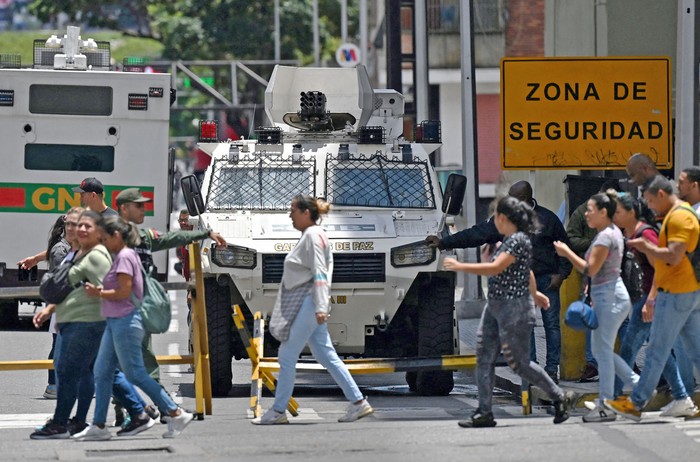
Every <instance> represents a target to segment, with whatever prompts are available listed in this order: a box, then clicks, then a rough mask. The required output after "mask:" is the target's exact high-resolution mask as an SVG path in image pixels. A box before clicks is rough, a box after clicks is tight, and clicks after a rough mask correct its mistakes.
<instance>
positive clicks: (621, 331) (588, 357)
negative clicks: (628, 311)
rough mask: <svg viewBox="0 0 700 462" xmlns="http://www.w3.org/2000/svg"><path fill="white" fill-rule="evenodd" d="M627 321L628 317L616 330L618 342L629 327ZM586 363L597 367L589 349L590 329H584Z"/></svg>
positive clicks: (628, 321)
mask: <svg viewBox="0 0 700 462" xmlns="http://www.w3.org/2000/svg"><path fill="white" fill-rule="evenodd" d="M642 304H643V303H642ZM633 308H634V305H633ZM629 323H630V320H629V318H625V320H624V321H622V325H621V326H620V328H619V329H618V330H617V336H618V337H619V338H620V343H622V339H623V338H625V335H626V334H627V329H628V328H629V327H628V326H629ZM586 363H587V364H593V365H594V366H595V367H598V362H597V361H596V360H595V358H594V357H593V351H591V330H590V329H586Z"/></svg>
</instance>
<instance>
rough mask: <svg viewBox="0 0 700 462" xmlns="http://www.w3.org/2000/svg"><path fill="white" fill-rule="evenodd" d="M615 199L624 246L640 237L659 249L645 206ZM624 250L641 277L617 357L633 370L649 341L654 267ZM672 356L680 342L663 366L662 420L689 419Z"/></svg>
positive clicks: (689, 404) (689, 405) (618, 386)
mask: <svg viewBox="0 0 700 462" xmlns="http://www.w3.org/2000/svg"><path fill="white" fill-rule="evenodd" d="M616 196H617V197H616V200H617V210H616V211H615V217H614V222H615V224H616V225H617V226H618V227H620V229H622V231H623V233H624V235H625V242H626V240H627V239H636V238H639V237H643V238H644V239H646V240H647V241H649V242H651V243H652V244H654V245H658V242H659V231H658V229H656V228H655V227H654V226H652V225H650V224H649V223H654V222H655V219H656V217H655V215H654V212H652V211H651V210H650V209H649V208H648V207H647V206H646V203H645V202H644V200H643V199H639V198H636V197H633V196H632V195H631V194H629V193H626V192H620V193H617V194H616ZM625 245H626V244H625ZM627 250H630V251H631V252H632V254H633V255H634V257H635V258H636V260H637V261H638V262H639V265H640V267H641V269H642V274H643V276H642V285H641V291H640V292H641V297H640V298H638V299H637V300H632V311H631V313H630V322H629V325H628V326H627V332H626V333H625V335H624V337H623V338H622V342H621V343H620V357H621V358H622V359H623V360H624V361H625V362H627V364H628V365H629V366H632V364H634V362H635V359H636V358H637V354H638V353H639V350H640V349H641V348H642V345H643V344H644V342H645V341H646V340H647V338H649V332H650V331H651V319H645V314H646V308H645V304H646V300H647V295H648V294H649V292H650V290H651V285H652V282H653V280H654V267H653V266H652V263H653V262H651V261H649V260H648V259H647V257H646V255H644V253H642V252H640V251H638V250H636V249H633V248H630V247H627ZM674 354H683V353H682V350H681V348H680V342H677V344H676V345H675V346H674V352H673V353H672V354H671V355H670V356H669V357H668V361H666V366H665V367H664V370H663V377H664V379H666V382H667V383H668V384H669V386H670V388H671V395H672V396H673V401H671V402H670V403H669V404H668V406H666V407H664V408H663V409H662V412H661V416H663V417H683V416H690V415H693V414H695V412H697V408H696V407H695V404H694V403H693V400H692V399H691V397H690V396H689V395H688V392H687V390H686V387H685V386H684V384H683V382H682V379H681V376H680V374H679V372H678V366H677V364H676V358H675V356H674ZM692 385H693V388H691V390H693V389H694V388H695V384H694V383H693V384H692ZM688 386H690V385H688ZM621 394H622V381H621V380H620V379H619V378H616V379H615V398H617V397H619V396H620V395H621Z"/></svg>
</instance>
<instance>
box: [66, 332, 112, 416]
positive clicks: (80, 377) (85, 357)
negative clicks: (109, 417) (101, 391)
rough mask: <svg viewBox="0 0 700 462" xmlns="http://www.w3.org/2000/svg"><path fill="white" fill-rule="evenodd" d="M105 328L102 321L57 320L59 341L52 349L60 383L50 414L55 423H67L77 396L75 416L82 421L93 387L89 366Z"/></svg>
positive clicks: (92, 362)
mask: <svg viewBox="0 0 700 462" xmlns="http://www.w3.org/2000/svg"><path fill="white" fill-rule="evenodd" d="M104 330H105V322H104V321H99V322H66V323H62V324H60V326H59V331H60V335H59V336H58V345H57V348H56V351H55V352H54V354H55V358H54V367H55V368H56V378H57V379H58V383H59V384H60V386H59V387H58V390H57V397H56V410H55V411H54V416H53V421H54V422H55V423H57V424H59V425H66V424H67V423H68V418H69V417H70V413H71V411H72V410H73V405H74V404H75V401H76V400H78V399H79V401H78V410H77V412H76V419H78V420H81V421H85V419H86V417H87V412H88V410H89V408H90V402H91V401H92V395H93V393H94V390H95V382H94V379H93V375H92V369H93V365H94V363H95V357H96V356H97V351H98V350H99V347H100V340H101V339H102V333H103V332H104Z"/></svg>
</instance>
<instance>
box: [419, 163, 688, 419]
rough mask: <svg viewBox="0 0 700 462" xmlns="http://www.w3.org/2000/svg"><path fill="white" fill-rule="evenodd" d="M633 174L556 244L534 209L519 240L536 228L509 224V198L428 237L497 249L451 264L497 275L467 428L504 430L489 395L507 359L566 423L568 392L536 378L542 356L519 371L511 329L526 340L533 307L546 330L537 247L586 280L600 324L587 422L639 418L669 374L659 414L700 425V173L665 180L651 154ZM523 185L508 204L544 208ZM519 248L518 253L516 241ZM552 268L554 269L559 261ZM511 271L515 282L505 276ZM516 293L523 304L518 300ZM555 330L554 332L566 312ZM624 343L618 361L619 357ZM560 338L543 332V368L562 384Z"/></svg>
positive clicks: (590, 355)
mask: <svg viewBox="0 0 700 462" xmlns="http://www.w3.org/2000/svg"><path fill="white" fill-rule="evenodd" d="M627 172H628V175H629V177H630V180H631V182H632V183H633V185H634V186H636V187H637V189H638V190H636V191H630V192H623V191H620V188H619V187H617V184H616V183H617V181H614V183H615V184H612V183H611V182H606V183H605V184H604V185H603V187H602V188H601V190H600V192H598V193H597V194H595V195H593V196H592V197H591V198H590V199H588V200H587V201H586V202H585V203H584V204H582V205H580V206H579V207H578V208H577V209H576V210H575V211H574V212H573V213H572V216H571V218H570V220H569V223H568V226H567V231H568V235H566V234H565V235H564V237H562V238H555V239H551V238H550V240H549V242H547V241H545V242H544V243H543V238H544V237H548V236H552V235H557V228H558V227H557V226H554V225H552V224H551V222H550V221H549V220H548V218H547V215H544V219H542V218H541V217H543V215H542V214H541V213H534V215H535V216H537V218H539V219H540V228H539V230H536V231H534V232H532V231H531V232H529V233H526V232H523V231H527V228H528V227H527V226H524V225H522V224H518V223H523V221H526V220H524V217H525V216H526V215H523V214H521V215H519V216H518V215H517V214H516V215H513V214H512V213H511V214H510V216H509V214H508V213H506V212H505V210H507V208H505V204H506V203H507V202H504V200H501V201H500V202H499V203H498V206H497V209H496V213H495V215H494V216H493V217H492V218H491V219H489V220H488V221H487V222H484V223H480V224H478V225H476V226H474V227H472V228H469V229H466V230H464V231H461V232H459V233H457V234H455V235H453V236H450V237H446V238H443V239H439V238H437V237H436V236H430V237H428V238H427V239H426V242H427V243H428V244H429V245H432V246H436V247H439V248H455V247H474V246H477V245H482V244H494V243H496V242H499V243H501V244H500V247H498V250H497V251H496V252H495V253H493V254H492V255H491V257H490V262H488V263H458V262H456V261H454V260H452V259H447V260H446V261H445V269H447V270H455V271H457V270H461V271H467V272H472V273H475V274H481V275H488V276H489V281H488V292H489V295H488V303H487V305H486V307H485V309H484V311H483V313H482V317H481V321H480V324H479V327H478V330H477V383H478V384H479V407H478V408H477V410H476V412H475V413H474V415H473V416H472V418H471V420H468V421H464V422H460V423H459V424H460V426H463V427H489V426H494V425H496V422H495V420H494V417H493V414H492V411H491V399H490V397H491V393H492V388H493V383H494V382H493V379H492V374H493V372H492V371H493V364H494V362H495V358H496V356H497V355H498V353H499V352H500V351H502V352H503V354H504V357H505V358H506V360H507V363H508V365H509V366H511V368H513V369H514V370H515V372H517V373H518V374H520V375H522V376H523V377H525V378H527V379H528V380H529V381H530V382H531V383H533V384H537V385H538V386H539V387H541V388H542V389H543V390H544V391H545V393H546V394H548V395H550V399H551V400H552V402H553V403H554V405H555V423H557V421H558V420H562V419H561V415H562V412H565V411H566V405H567V404H568V401H567V400H566V399H563V398H562V396H564V397H565V396H566V394H564V393H563V392H562V391H561V390H560V389H558V388H553V384H552V383H549V382H547V381H545V380H543V379H542V377H541V374H538V373H533V371H538V370H540V369H539V367H538V366H537V365H536V364H535V358H534V355H533V361H532V362H531V363H530V364H527V365H526V364H523V363H522V354H524V353H526V352H527V350H528V349H527V346H523V345H522V344H521V343H522V342H520V343H519V342H518V341H517V339H518V338H519V336H518V334H516V333H515V331H516V330H517V329H520V333H522V331H530V332H531V331H532V326H533V325H534V318H533V317H532V307H533V301H534V303H535V304H537V305H539V306H541V307H542V309H543V311H542V313H543V324H544V328H545V333H546V332H547V330H548V325H549V324H550V323H549V322H548V321H547V318H548V317H547V314H548V311H547V307H548V305H549V310H552V303H551V300H552V297H551V296H549V300H547V298H548V295H549V294H547V293H541V292H539V291H537V290H540V288H541V287H543V286H542V285H541V284H540V283H539V281H537V284H536V287H535V284H533V281H532V279H533V276H534V278H535V279H536V276H537V270H536V269H537V268H539V267H541V262H542V257H540V259H539V260H538V258H537V253H538V250H539V252H540V255H542V254H545V255H546V253H547V252H549V249H550V248H551V249H552V250H553V252H555V253H556V254H557V255H559V256H560V257H562V258H564V259H566V260H567V261H568V262H570V264H571V265H573V268H574V270H575V271H577V272H578V273H580V274H581V276H582V286H583V289H584V290H585V293H587V294H588V299H589V300H590V303H591V306H592V309H593V311H594V312H595V314H596V317H597V319H598V322H599V326H598V327H597V328H595V329H593V330H589V331H588V332H587V334H588V340H587V342H586V343H587V350H588V349H589V348H590V351H589V352H587V355H586V369H585V370H584V372H583V376H582V377H581V381H599V382H600V383H599V397H598V399H597V400H596V401H587V402H585V405H586V407H587V408H588V409H589V411H588V413H586V414H585V415H584V416H583V421H584V422H610V421H614V420H615V419H616V418H617V415H618V414H619V415H621V416H623V417H628V418H631V419H634V420H639V419H640V418H641V411H642V410H643V409H644V406H645V405H646V404H647V403H648V401H649V400H650V399H651V397H652V396H653V394H654V393H655V390H656V388H657V386H658V385H659V379H660V377H661V375H662V374H663V376H664V378H665V381H666V382H667V384H668V386H669V388H670V391H671V395H672V398H673V399H672V401H671V402H670V403H669V404H667V405H666V406H665V407H664V408H663V409H662V412H661V415H662V416H668V417H685V418H686V419H697V418H700V412H699V411H698V408H697V406H696V405H695V403H694V401H693V398H694V393H695V378H694V371H693V366H695V367H698V368H700V283H699V282H698V279H696V272H697V274H698V275H700V263H698V264H694V260H693V255H694V252H695V249H696V246H697V244H698V235H699V234H700V225H699V222H698V220H699V219H698V211H699V210H700V168H698V167H689V168H686V169H684V170H683V172H682V173H681V175H680V176H679V179H678V182H677V184H676V185H674V184H673V183H672V182H671V181H670V180H668V179H666V178H665V177H663V176H661V175H660V174H659V172H658V170H657V169H656V166H655V165H654V162H653V161H652V159H651V158H650V157H649V156H647V155H645V154H641V153H639V154H635V155H634V156H632V157H631V158H630V159H629V162H628V164H627ZM523 183H525V182H519V183H516V184H515V185H513V187H511V189H510V191H509V195H510V196H511V197H510V200H515V201H518V200H519V201H520V202H519V204H514V205H511V206H510V209H517V208H518V207H519V206H520V207H523V206H524V207H527V208H528V209H529V210H532V211H533V212H537V207H538V206H536V205H535V204H536V203H535V204H533V201H532V198H531V197H532V196H531V188H529V184H525V185H523ZM674 186H675V187H677V191H678V192H677V193H676V191H675V188H674ZM533 205H535V207H534V209H533V208H532V206H533ZM691 205H692V206H691ZM529 213H532V212H529ZM543 222H544V226H543ZM559 235H560V234H559ZM516 241H517V242H518V243H519V245H515V243H514V242H516ZM538 241H539V243H538V244H535V243H536V242H538ZM531 248H532V250H530V249H531ZM523 249H525V251H524V250H523ZM530 251H531V252H532V257H530V254H529V252H530ZM523 256H524V257H523ZM523 258H525V259H524V262H528V261H529V262H530V263H529V266H526V265H525V264H524V263H521V264H520V265H518V262H520V261H523V260H522V259H523ZM624 258H627V259H630V258H631V259H632V260H633V261H634V262H635V266H634V268H639V270H638V271H640V272H641V274H639V276H638V277H637V278H632V276H630V275H629V274H625V273H623V271H622V269H623V267H624V266H625V265H624V264H623V259H624ZM548 261H550V262H552V263H553V262H554V260H552V259H551V258H550V259H549V260H548ZM699 261H700V259H699ZM630 265H631V263H628V268H630V267H632V266H630ZM518 266H520V267H521V268H520V270H521V273H522V274H521V275H520V277H519V279H517V281H518V282H517V283H514V282H513V281H514V280H516V279H514V276H512V274H513V273H514V271H515V268H517V267H518ZM549 268H550V269H549V271H548V272H550V273H554V274H555V275H556V274H561V275H564V276H565V275H566V274H567V271H566V268H567V267H566V266H562V265H561V264H559V265H558V268H559V271H556V269H557V266H554V265H550V266H549ZM562 268H563V270H562ZM526 270H527V272H526ZM509 273H510V274H511V276H510V277H507V276H505V275H507V274H509ZM526 274H527V275H529V277H530V283H529V287H530V289H529V291H528V290H526V289H527V287H528V283H527V282H526V281H527V280H526V278H525V276H526ZM623 277H625V278H626V279H625V280H623ZM550 279H554V278H550ZM554 282H558V281H554ZM553 284H554V283H552V285H553ZM557 287H558V286H557ZM542 292H544V291H542ZM519 297H524V298H523V299H522V300H523V301H522V302H521V301H520V299H519ZM503 313H506V314H505V315H504V314H503ZM516 320H517V322H516ZM513 323H517V326H514V325H513ZM556 324H557V327H558V325H559V315H558V313H557V316H556ZM549 328H550V329H551V326H549ZM618 338H619V342H620V349H619V354H618V353H616V352H615V343H616V340H618ZM553 339H554V337H553V336H551V335H550V334H546V340H547V350H548V355H547V363H546V367H545V371H546V372H547V373H548V375H549V378H551V379H554V377H555V376H554V374H553V373H552V372H553V371H552V370H551V369H550V370H548V369H547V368H548V367H551V365H552V364H551V363H550V358H549V356H550V355H549V352H550V350H552V351H558V349H559V348H560V345H553V346H551V347H550V343H552V341H553ZM555 341H559V338H558V337H556V340H555ZM647 341H648V347H647V349H646V360H645V361H644V363H643V367H642V368H641V373H638V372H639V368H638V367H637V363H636V360H637V356H638V353H639V352H640V350H641V348H642V346H643V344H644V343H645V342H647ZM514 345H518V348H519V349H520V351H518V354H519V355H520V360H518V359H516V358H517V357H518V356H517V355H514V353H513V350H514ZM482 382H484V383H482ZM625 386H627V387H628V390H631V394H630V395H629V396H625V395H623V392H624V391H625V389H624V388H625ZM567 417H568V415H567ZM564 420H565V419H564Z"/></svg>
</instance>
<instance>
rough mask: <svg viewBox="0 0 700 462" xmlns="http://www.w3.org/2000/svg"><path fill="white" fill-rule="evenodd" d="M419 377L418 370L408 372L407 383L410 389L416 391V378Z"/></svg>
mask: <svg viewBox="0 0 700 462" xmlns="http://www.w3.org/2000/svg"><path fill="white" fill-rule="evenodd" d="M417 378H418V373H417V372H416V371H407V372H406V385H408V390H409V391H412V392H414V393H415V392H416V379H417Z"/></svg>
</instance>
